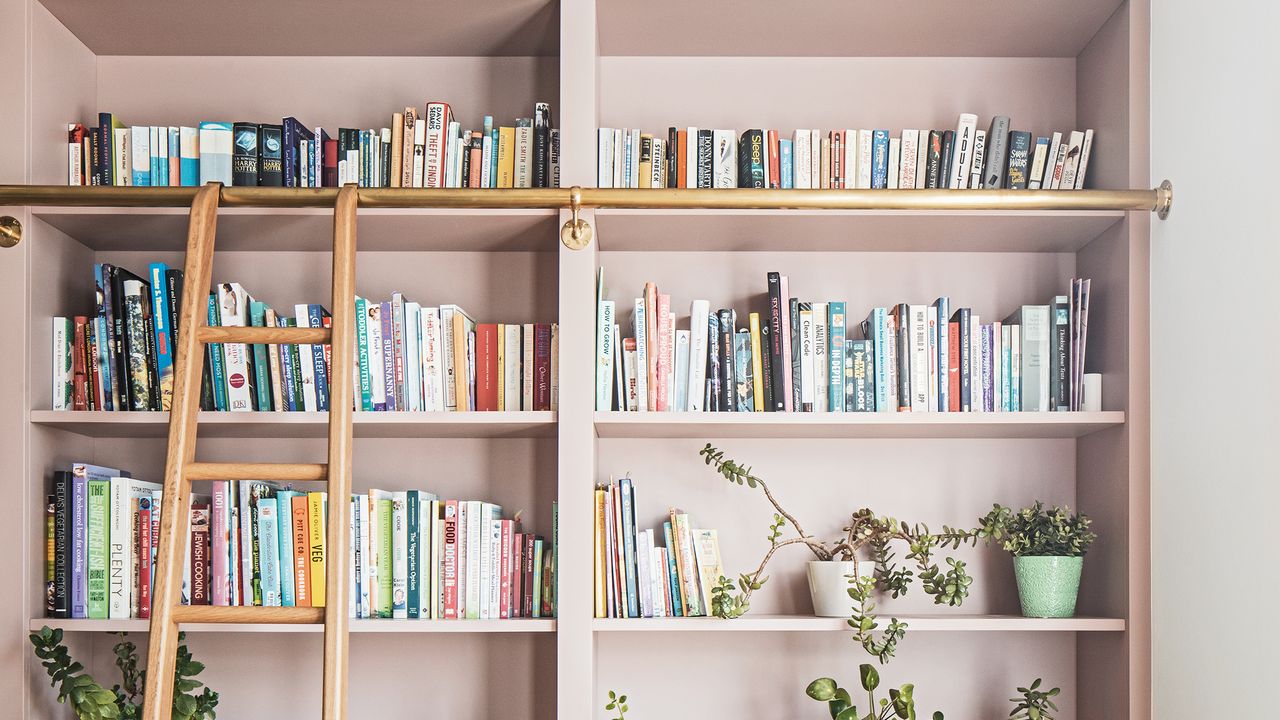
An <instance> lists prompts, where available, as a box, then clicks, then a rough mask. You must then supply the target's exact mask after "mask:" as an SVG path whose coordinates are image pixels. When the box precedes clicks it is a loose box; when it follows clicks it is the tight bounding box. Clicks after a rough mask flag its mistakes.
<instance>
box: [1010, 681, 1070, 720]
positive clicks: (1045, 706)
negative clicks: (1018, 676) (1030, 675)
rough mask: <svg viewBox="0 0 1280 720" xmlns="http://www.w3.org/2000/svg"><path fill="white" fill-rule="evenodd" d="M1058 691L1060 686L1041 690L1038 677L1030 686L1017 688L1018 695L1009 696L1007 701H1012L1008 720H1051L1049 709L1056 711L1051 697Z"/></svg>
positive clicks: (1056, 707)
mask: <svg viewBox="0 0 1280 720" xmlns="http://www.w3.org/2000/svg"><path fill="white" fill-rule="evenodd" d="M1060 692H1062V689H1061V688H1052V689H1050V690H1041V689H1040V678H1036V681H1035V682H1033V683H1031V686H1030V687H1020V688H1018V693H1019V695H1018V697H1015V698H1009V702H1011V703H1013V710H1012V711H1011V712H1010V713H1009V718H1010V720H1053V716H1052V715H1050V714H1049V711H1050V710H1052V711H1053V712H1058V706H1057V705H1054V704H1053V698H1054V697H1056V696H1057V695H1058V693H1060Z"/></svg>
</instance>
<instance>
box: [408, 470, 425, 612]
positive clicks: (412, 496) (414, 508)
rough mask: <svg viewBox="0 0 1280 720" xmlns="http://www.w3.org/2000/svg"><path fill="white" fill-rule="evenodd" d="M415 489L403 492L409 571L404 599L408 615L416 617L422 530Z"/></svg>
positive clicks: (419, 603) (420, 595)
mask: <svg viewBox="0 0 1280 720" xmlns="http://www.w3.org/2000/svg"><path fill="white" fill-rule="evenodd" d="M420 502H421V500H420V499H419V497H418V491H417V490H410V491H409V492H407V493H405V513H406V514H407V515H408V518H407V520H408V523H407V526H406V529H407V530H408V532H407V533H406V535H407V537H408V542H407V543H406V546H405V559H406V560H407V561H408V566H409V571H408V573H407V575H408V577H407V578H406V583H405V584H406V589H407V595H408V598H407V599H406V605H407V607H406V611H407V612H408V614H409V617H411V618H414V619H417V618H419V617H421V616H422V612H421V608H422V577H421V574H420V573H419V567H420V565H421V561H420V560H419V555H420V553H421V547H420V545H419V542H418V534H419V533H420V532H421V531H422V529H421V523H420V522H419V520H420V513H421V509H420V507H419V503H420Z"/></svg>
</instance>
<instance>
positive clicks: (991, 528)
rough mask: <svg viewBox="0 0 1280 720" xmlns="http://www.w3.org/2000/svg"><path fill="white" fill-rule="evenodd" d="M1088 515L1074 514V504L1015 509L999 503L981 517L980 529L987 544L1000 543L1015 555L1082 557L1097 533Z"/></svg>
mask: <svg viewBox="0 0 1280 720" xmlns="http://www.w3.org/2000/svg"><path fill="white" fill-rule="evenodd" d="M1091 523H1092V521H1091V520H1089V517H1088V516H1087V515H1083V514H1081V513H1075V514H1072V512H1071V508H1069V507H1066V506H1058V505H1055V506H1053V507H1052V508H1046V507H1045V506H1044V504H1043V503H1041V502H1039V501H1036V504H1035V505H1032V506H1031V507H1025V508H1022V509H1021V510H1018V511H1016V512H1015V511H1013V510H1011V509H1009V508H1007V507H1005V506H1003V505H999V504H996V505H994V506H992V508H991V511H990V512H988V513H987V514H986V515H985V516H983V517H982V518H981V519H980V520H979V524H980V533H981V535H982V537H983V538H985V539H986V541H987V544H991V543H993V542H994V543H998V544H999V545H1000V547H1002V548H1004V549H1005V550H1006V551H1007V552H1009V553H1010V554H1011V555H1013V556H1014V557H1026V556H1053V557H1079V556H1082V555H1084V554H1085V553H1086V552H1088V550H1089V546H1090V545H1092V544H1093V541H1094V540H1097V539H1098V535H1097V534H1096V533H1094V532H1093V531H1092V530H1090V529H1089V526H1090V524H1091Z"/></svg>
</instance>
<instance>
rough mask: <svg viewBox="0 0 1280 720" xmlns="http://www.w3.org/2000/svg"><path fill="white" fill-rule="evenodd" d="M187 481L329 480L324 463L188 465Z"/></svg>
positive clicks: (199, 463) (207, 463)
mask: <svg viewBox="0 0 1280 720" xmlns="http://www.w3.org/2000/svg"><path fill="white" fill-rule="evenodd" d="M186 477H187V480H279V481H281V482H288V481H293V482H302V481H307V480H327V479H328V478H329V468H328V466H327V465H325V464H324V463H213V462H198V463H191V464H190V465H187V471H186Z"/></svg>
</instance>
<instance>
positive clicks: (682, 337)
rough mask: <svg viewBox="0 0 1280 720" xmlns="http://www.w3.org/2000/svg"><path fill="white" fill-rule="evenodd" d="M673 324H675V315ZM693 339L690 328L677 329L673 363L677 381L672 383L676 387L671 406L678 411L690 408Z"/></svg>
mask: <svg viewBox="0 0 1280 720" xmlns="http://www.w3.org/2000/svg"><path fill="white" fill-rule="evenodd" d="M671 324H672V325H673V326H674V325H675V320H674V316H673V319H672V322H671ZM690 342H691V340H690V337H689V331H688V330H676V341H675V345H674V346H673V347H674V348H675V362H674V363H672V369H673V373H672V374H673V375H674V376H675V381H674V382H672V383H671V385H672V386H673V387H674V388H675V396H676V399H675V402H674V403H672V405H671V407H673V408H675V409H676V410H678V411H686V410H688V409H689V394H690V393H689V388H690V387H691V386H690V385H689V344H690Z"/></svg>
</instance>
